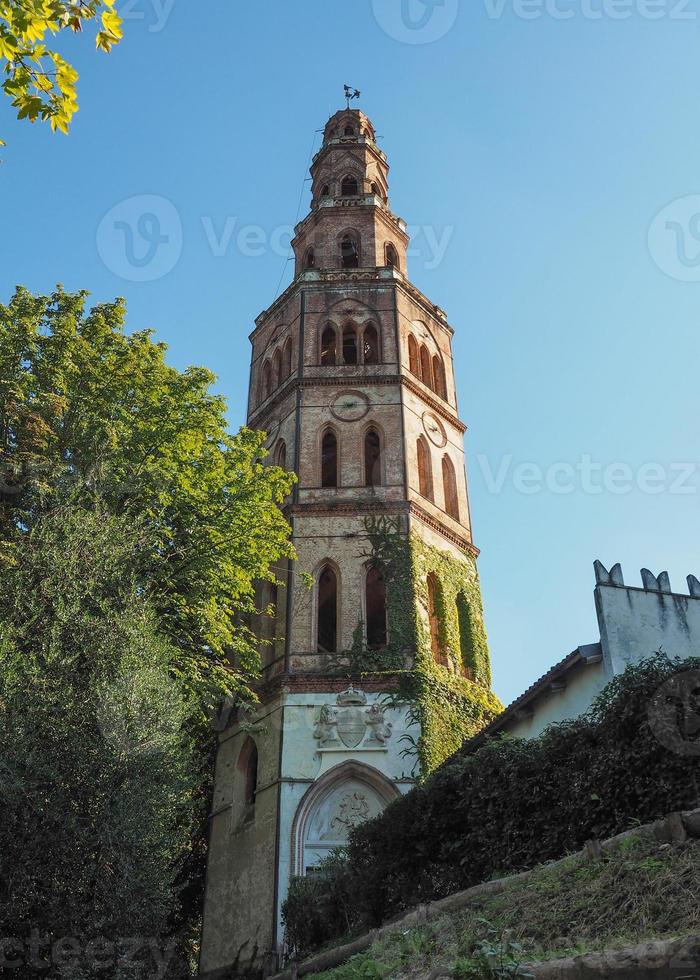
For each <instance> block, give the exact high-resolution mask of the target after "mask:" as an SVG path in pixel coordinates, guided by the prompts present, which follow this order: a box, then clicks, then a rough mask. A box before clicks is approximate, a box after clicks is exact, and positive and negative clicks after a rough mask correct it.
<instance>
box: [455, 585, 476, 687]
mask: <svg viewBox="0 0 700 980" xmlns="http://www.w3.org/2000/svg"><path fill="white" fill-rule="evenodd" d="M457 622H458V623H459V649H460V653H461V655H462V671H463V672H464V676H465V677H469V678H470V680H476V657H475V654H474V637H473V636H472V620H471V612H470V610H469V602H468V601H467V597H466V596H465V594H464V593H463V592H460V593H459V594H458V596H457Z"/></svg>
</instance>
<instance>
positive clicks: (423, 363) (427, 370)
mask: <svg viewBox="0 0 700 980" xmlns="http://www.w3.org/2000/svg"><path fill="white" fill-rule="evenodd" d="M420 377H421V380H422V381H423V384H424V385H427V386H428V388H432V387H433V368H432V363H431V360H430V351H429V350H428V348H427V347H426V346H425V344H421V348H420Z"/></svg>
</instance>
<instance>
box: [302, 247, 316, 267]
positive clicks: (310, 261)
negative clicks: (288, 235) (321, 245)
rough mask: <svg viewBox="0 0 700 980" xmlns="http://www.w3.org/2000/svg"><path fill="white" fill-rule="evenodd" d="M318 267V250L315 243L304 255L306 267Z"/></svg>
mask: <svg viewBox="0 0 700 980" xmlns="http://www.w3.org/2000/svg"><path fill="white" fill-rule="evenodd" d="M315 268H316V251H315V249H314V247H313V245H312V246H311V247H310V248H307V250H306V254H305V255H304V269H315Z"/></svg>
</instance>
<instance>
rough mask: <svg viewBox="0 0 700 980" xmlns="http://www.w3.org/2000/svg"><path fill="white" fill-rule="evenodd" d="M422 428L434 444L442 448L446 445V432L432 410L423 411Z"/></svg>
mask: <svg viewBox="0 0 700 980" xmlns="http://www.w3.org/2000/svg"><path fill="white" fill-rule="evenodd" d="M423 430H424V431H425V434H426V436H427V437H428V439H430V441H431V442H432V444H433V445H434V446H437V447H438V449H442V447H443V446H445V445H447V433H446V432H445V427H444V425H443V424H442V422H441V421H440V419H439V418H438V417H437V416H436V415H433V413H432V412H423Z"/></svg>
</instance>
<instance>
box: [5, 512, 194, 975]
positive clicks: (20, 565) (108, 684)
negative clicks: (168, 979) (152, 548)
mask: <svg viewBox="0 0 700 980" xmlns="http://www.w3.org/2000/svg"><path fill="white" fill-rule="evenodd" d="M144 543H145V542H144V533H143V530H142V529H141V528H139V527H138V526H137V525H135V524H134V523H133V522H132V521H128V520H126V519H125V518H117V517H113V516H111V515H108V514H107V513H105V512H101V511H100V510H99V509H96V510H94V511H92V512H90V511H84V510H81V509H80V508H65V507H63V508H59V509H57V510H56V511H54V512H53V513H50V514H48V515H46V516H43V517H41V518H40V519H38V520H37V521H36V522H35V524H34V527H33V528H32V530H31V531H29V532H28V533H27V534H26V535H25V536H24V537H23V538H22V539H21V541H20V542H19V543H18V547H17V548H16V551H15V557H16V561H15V562H13V563H5V564H4V565H2V566H0V812H1V813H2V820H0V921H2V924H3V937H5V940H6V943H5V946H4V948H3V953H4V955H5V957H6V959H5V963H7V960H8V959H9V960H10V961H14V962H15V965H16V967H17V969H16V971H13V975H14V976H17V977H24V976H36V975H40V974H41V971H44V972H46V973H47V975H49V976H70V977H72V978H76V980H77V978H81V980H82V978H85V977H92V976H93V975H98V974H99V975H101V976H112V977H122V976H125V977H126V976H130V977H133V976H134V975H135V973H134V968H133V967H129V966H127V964H126V963H120V962H119V956H120V954H126V953H127V952H128V951H129V948H128V947H127V945H126V943H125V942H124V941H123V940H124V939H126V938H127V937H134V938H138V940H139V948H138V953H137V954H136V958H137V960H138V961H141V962H143V964H144V965H145V966H144V968H145V967H149V968H150V969H149V970H148V974H146V973H144V974H143V975H151V976H156V975H158V974H157V970H156V966H157V964H158V962H159V961H162V959H163V958H165V960H166V961H169V962H170V965H171V969H172V966H173V965H174V962H175V960H174V957H175V955H176V953H178V951H179V950H181V949H182V937H181V936H178V935H177V934H175V935H173V930H174V929H176V928H177V925H176V924H177V922H178V895H177V888H176V882H177V880H178V873H179V870H180V867H181V864H182V860H183V857H184V856H186V854H187V851H188V848H189V846H190V836H191V828H192V826H193V823H194V822H197V821H198V820H199V813H198V812H197V810H198V805H199V804H198V800H197V796H196V787H197V785H198V783H199V781H200V779H201V774H200V772H199V767H200V764H201V763H200V756H199V751H198V749H197V748H196V747H195V746H194V745H193V742H192V740H191V739H190V738H188V737H187V735H186V734H185V725H184V722H185V720H186V718H187V717H188V716H189V715H190V714H191V710H192V709H191V706H190V705H189V704H188V695H187V693H186V691H185V690H184V688H183V685H182V684H181V683H180V682H178V681H177V679H176V678H174V676H173V672H172V669H171V667H172V661H173V657H174V651H173V649H172V648H171V646H170V645H169V644H168V642H167V641H166V640H165V639H164V638H163V637H162V635H161V634H160V632H159V630H158V624H157V618H156V616H155V614H154V612H153V610H152V608H151V607H150V603H149V601H148V598H147V597H146V596H145V595H144V593H143V589H142V588H141V587H140V585H139V582H138V579H137V577H136V576H135V574H134V573H133V569H134V568H136V567H137V566H138V560H137V559H138V553H139V551H140V550H141V548H142V547H143V546H144ZM7 937H14V938H15V940H16V942H10V943H9V944H8V943H7ZM54 944H57V945H55V946H54ZM52 946H53V950H52V949H51V947H52ZM130 948H131V949H132V950H133V949H134V947H133V946H132V947H130ZM49 963H52V966H53V968H52V969H51V970H50V971H49V968H48V964H49ZM100 963H101V965H102V973H100V972H99V970H98V969H97V967H98V965H99V964H100ZM42 964H44V965H42ZM105 970H106V971H107V972H104V971H105ZM159 975H160V976H161V977H162V976H163V975H164V972H161V973H160V974H159Z"/></svg>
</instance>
